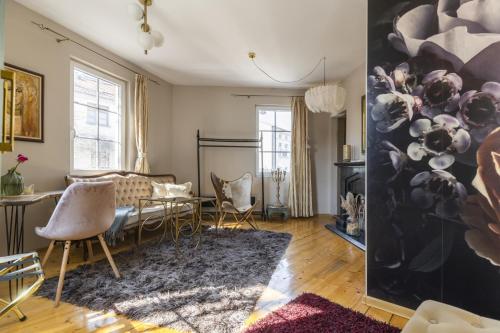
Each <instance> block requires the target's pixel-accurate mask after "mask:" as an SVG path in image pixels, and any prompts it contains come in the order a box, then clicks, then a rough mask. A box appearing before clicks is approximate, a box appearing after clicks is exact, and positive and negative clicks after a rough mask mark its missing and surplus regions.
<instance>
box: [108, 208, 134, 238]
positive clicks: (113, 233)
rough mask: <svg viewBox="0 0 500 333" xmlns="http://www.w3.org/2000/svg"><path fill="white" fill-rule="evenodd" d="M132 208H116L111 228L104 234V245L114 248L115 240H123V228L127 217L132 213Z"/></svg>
mask: <svg viewBox="0 0 500 333" xmlns="http://www.w3.org/2000/svg"><path fill="white" fill-rule="evenodd" d="M134 209H135V208H134V207H133V206H124V207H118V208H117V209H116V212H115V220H114V221H113V224H112V225H111V227H110V228H109V229H108V231H106V233H105V234H104V238H105V239H106V243H108V245H110V246H115V245H116V241H117V240H123V239H124V237H125V234H124V232H123V227H124V226H125V223H126V222H127V219H128V216H129V214H130V213H132V212H133V211H134Z"/></svg>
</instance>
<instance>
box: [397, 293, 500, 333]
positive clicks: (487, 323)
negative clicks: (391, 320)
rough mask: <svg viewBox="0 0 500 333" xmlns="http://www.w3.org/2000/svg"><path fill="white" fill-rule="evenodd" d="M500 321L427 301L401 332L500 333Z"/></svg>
mask: <svg viewBox="0 0 500 333" xmlns="http://www.w3.org/2000/svg"><path fill="white" fill-rule="evenodd" d="M499 332H500V321H497V320H493V319H489V318H485V317H481V316H478V315H476V314H473V313H472V312H468V311H465V310H462V309H459V308H457V307H454V306H451V305H447V304H443V303H439V302H436V301H425V302H423V303H422V304H420V306H419V307H418V308H417V310H416V311H415V314H414V315H413V316H412V317H411V319H410V320H409V321H408V323H407V324H406V325H405V327H404V329H403V331H402V332H401V333H499Z"/></svg>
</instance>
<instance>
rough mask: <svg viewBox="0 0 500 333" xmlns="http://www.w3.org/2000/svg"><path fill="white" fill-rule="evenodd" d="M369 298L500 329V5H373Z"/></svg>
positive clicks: (431, 1)
mask: <svg viewBox="0 0 500 333" xmlns="http://www.w3.org/2000/svg"><path fill="white" fill-rule="evenodd" d="M368 36H369V37H368V44H369V45H368V48H369V50H368V93H367V107H368V115H367V118H368V119H367V121H368V122H367V124H368V128H367V131H368V138H367V139H368V155H367V159H368V163H367V166H368V168H367V173H368V176H367V179H368V184H367V216H368V218H367V227H368V248H367V263H368V265H367V269H368V275H367V276H368V278H367V293H368V295H369V296H372V297H375V298H379V299H382V300H385V301H389V302H392V303H396V304H399V305H402V306H405V307H409V308H415V307H417V306H418V305H419V304H420V303H421V302H422V301H423V300H426V299H435V300H439V301H443V302H445V303H449V304H452V305H455V306H459V307H462V308H465V309H467V310H471V311H474V312H476V313H478V314H481V315H485V316H489V317H493V318H496V319H500V288H499V286H500V56H499V55H500V1H499V0H413V1H410V0H406V1H403V0H369V28H368Z"/></svg>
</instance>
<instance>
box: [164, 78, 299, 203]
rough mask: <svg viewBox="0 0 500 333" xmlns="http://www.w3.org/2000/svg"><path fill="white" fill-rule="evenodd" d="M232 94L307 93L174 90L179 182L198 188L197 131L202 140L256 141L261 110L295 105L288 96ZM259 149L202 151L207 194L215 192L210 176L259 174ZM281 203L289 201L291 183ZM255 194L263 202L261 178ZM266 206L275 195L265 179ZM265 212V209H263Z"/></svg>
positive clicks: (174, 162) (174, 165) (175, 165)
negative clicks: (211, 138) (189, 182)
mask: <svg viewBox="0 0 500 333" xmlns="http://www.w3.org/2000/svg"><path fill="white" fill-rule="evenodd" d="M231 94H279V95H296V94H303V91H302V90H281V89H252V88H248V89H246V88H227V87H190V86H174V89H173V104H172V112H173V116H172V124H173V125H174V126H173V128H172V148H171V149H172V171H173V172H174V173H175V174H176V175H177V178H178V181H179V182H185V181H191V182H193V188H194V189H195V191H196V189H197V173H196V130H197V129H199V130H200V135H201V136H202V137H222V138H257V114H256V109H255V107H256V105H283V106H289V105H290V98H287V97H257V98H254V97H252V98H247V97H234V96H231ZM256 156H257V155H256V150H253V149H228V148H223V149H221V148H203V149H202V150H201V158H200V160H201V170H202V172H201V183H202V194H205V195H206V194H211V193H213V190H212V184H211V182H210V172H211V171H213V172H215V173H216V174H218V175H220V176H221V177H224V178H226V179H234V178H237V177H239V176H241V174H243V173H244V172H246V171H250V172H252V173H253V174H254V175H256ZM283 188H284V190H283V191H282V202H287V194H288V183H285V184H284V187H283ZM253 192H254V195H256V196H257V197H258V198H259V200H260V178H256V179H255V182H254V191H253ZM265 196H266V200H265V201H266V203H269V202H273V200H274V196H275V192H274V186H271V181H269V179H266V185H265ZM259 208H260V207H259Z"/></svg>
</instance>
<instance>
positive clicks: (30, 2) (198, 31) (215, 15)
mask: <svg viewBox="0 0 500 333" xmlns="http://www.w3.org/2000/svg"><path fill="white" fill-rule="evenodd" d="M16 1H17V2H18V3H20V4H22V5H24V6H26V7H28V8H30V9H32V10H34V11H36V12H38V13H40V14H41V15H43V16H46V17H48V18H50V19H52V20H53V21H55V22H57V23H59V24H61V25H63V26H65V27H67V28H68V29H70V30H72V31H74V32H76V33H78V34H80V35H81V36H83V37H85V38H87V39H89V40H90V41H92V42H94V43H96V44H98V45H100V46H102V47H103V48H106V49H107V50H109V51H111V52H113V53H115V54H117V55H120V56H121V57H123V58H125V59H127V60H129V61H130V62H132V63H134V64H136V65H138V66H140V67H141V68H143V69H145V70H148V71H149V72H151V73H154V74H155V75H157V76H159V77H161V78H162V79H164V80H166V81H168V82H170V83H173V84H178V85H218V86H247V87H281V88H289V87H306V86H309V85H312V84H314V83H316V82H322V80H323V71H322V68H321V67H320V68H318V70H316V71H315V73H314V74H313V75H312V76H310V77H309V78H308V79H307V80H305V81H303V82H301V83H299V84H279V83H276V82H273V81H272V80H270V79H269V78H267V77H266V76H265V75H264V74H262V73H260V72H259V71H258V70H257V69H256V68H255V67H254V66H253V65H252V63H251V62H250V60H249V59H248V57H247V53H248V52H249V51H255V52H256V53H257V58H256V62H257V63H258V64H259V65H260V66H261V67H263V68H264V69H265V70H266V71H267V72H269V73H270V74H271V75H273V76H275V77H276V78H278V79H279V80H282V81H291V80H295V79H297V78H299V77H302V76H303V75H304V74H306V73H308V72H309V71H310V70H311V69H312V68H313V67H314V66H315V65H316V63H317V62H318V60H319V59H320V58H321V57H323V56H326V58H327V62H326V66H327V67H326V74H327V80H328V81H335V80H340V79H342V78H345V77H346V76H347V75H348V74H349V73H350V72H351V71H352V70H353V69H355V68H356V67H357V66H359V65H361V64H362V63H363V61H364V59H365V54H366V38H365V35H366V31H365V30H366V28H365V27H366V6H367V5H366V3H367V1H366V0H252V1H247V0H154V1H153V5H152V7H149V22H148V23H150V25H151V26H152V28H153V29H154V30H159V31H161V32H162V33H163V35H164V37H165V43H164V45H163V46H162V47H161V48H154V49H152V50H151V51H150V52H149V54H148V55H144V53H143V51H142V50H141V49H140V47H139V44H138V43H137V41H136V35H137V23H136V22H135V21H133V20H132V19H131V18H130V17H129V15H128V12H127V5H128V4H129V3H131V2H134V1H137V0H105V1H103V0H85V1H82V0H64V1H61V0H16Z"/></svg>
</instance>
